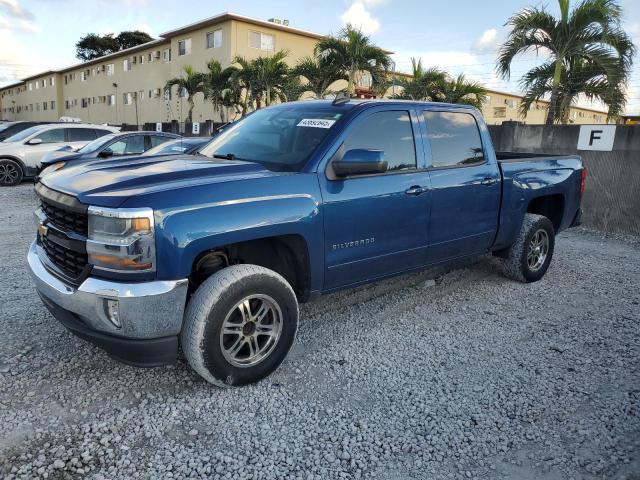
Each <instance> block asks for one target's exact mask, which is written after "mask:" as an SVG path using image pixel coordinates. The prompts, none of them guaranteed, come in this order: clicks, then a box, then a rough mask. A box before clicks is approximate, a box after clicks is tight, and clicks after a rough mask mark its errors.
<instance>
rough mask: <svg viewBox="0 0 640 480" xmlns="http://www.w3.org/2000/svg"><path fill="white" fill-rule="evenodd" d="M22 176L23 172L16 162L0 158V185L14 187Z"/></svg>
mask: <svg viewBox="0 0 640 480" xmlns="http://www.w3.org/2000/svg"><path fill="white" fill-rule="evenodd" d="M23 177H24V172H23V171H22V167H21V166H20V164H19V163H18V162H16V161H14V160H9V159H8V158H4V159H1V160H0V186H2V187H14V186H16V185H18V184H19V183H20V182H21V181H22V178H23Z"/></svg>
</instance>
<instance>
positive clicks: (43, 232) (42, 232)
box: [38, 223, 49, 237]
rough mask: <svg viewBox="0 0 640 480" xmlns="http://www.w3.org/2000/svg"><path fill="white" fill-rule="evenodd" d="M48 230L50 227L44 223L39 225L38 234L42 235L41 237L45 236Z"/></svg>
mask: <svg viewBox="0 0 640 480" xmlns="http://www.w3.org/2000/svg"><path fill="white" fill-rule="evenodd" d="M48 231H49V227H47V226H46V225H43V224H42V223H41V224H40V225H38V235H40V236H41V237H45V236H46V235H47V232H48Z"/></svg>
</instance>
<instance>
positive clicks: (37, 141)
mask: <svg viewBox="0 0 640 480" xmlns="http://www.w3.org/2000/svg"><path fill="white" fill-rule="evenodd" d="M41 143H42V139H41V138H32V139H31V140H29V141H28V142H27V145H40V144H41Z"/></svg>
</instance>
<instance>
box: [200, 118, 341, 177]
mask: <svg viewBox="0 0 640 480" xmlns="http://www.w3.org/2000/svg"><path fill="white" fill-rule="evenodd" d="M341 116H342V113H340V112H339V111H338V109H337V108H326V107H325V108H322V107H318V106H317V105H315V106H313V105H296V106H287V107H276V108H265V109H262V110H257V111H255V112H254V113H252V114H251V115H249V116H247V117H246V118H244V119H243V120H241V121H239V122H238V123H236V124H234V125H231V126H229V127H227V128H226V129H225V130H223V131H222V132H221V133H220V134H219V135H218V136H217V137H215V138H214V139H213V140H212V141H211V142H210V143H209V144H208V145H206V146H205V147H203V148H202V149H201V150H200V154H202V155H205V156H207V157H218V158H228V159H229V160H246V161H251V162H256V163H260V164H262V165H264V166H265V167H266V168H269V169H270V170H281V171H292V172H294V171H299V170H300V169H301V168H302V167H303V166H304V165H305V164H306V163H307V161H308V160H309V158H310V157H311V155H312V154H313V152H314V151H315V149H316V148H317V147H318V145H319V144H320V143H321V142H322V141H323V140H324V138H325V137H326V136H327V134H328V132H329V130H330V129H331V127H332V126H333V125H334V123H336V122H337V121H338V120H339V119H340V117H341Z"/></svg>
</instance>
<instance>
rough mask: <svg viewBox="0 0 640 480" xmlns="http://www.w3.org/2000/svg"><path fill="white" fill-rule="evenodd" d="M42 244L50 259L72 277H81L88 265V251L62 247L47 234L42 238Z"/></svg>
mask: <svg viewBox="0 0 640 480" xmlns="http://www.w3.org/2000/svg"><path fill="white" fill-rule="evenodd" d="M40 244H41V245H42V249H43V250H44V251H45V253H46V254H47V257H48V258H49V260H51V261H52V262H53V264H54V265H55V266H56V267H58V268H59V269H60V270H62V271H63V272H64V273H65V274H66V275H67V276H69V277H70V278H74V279H75V278H78V277H80V275H81V274H82V272H83V271H84V269H85V267H86V266H87V261H88V260H87V254H86V253H80V252H74V251H73V250H70V249H68V248H65V247H62V246H60V245H58V244H56V243H54V242H52V241H51V240H49V239H48V238H47V237H46V236H44V237H42V238H41V239H40Z"/></svg>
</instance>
